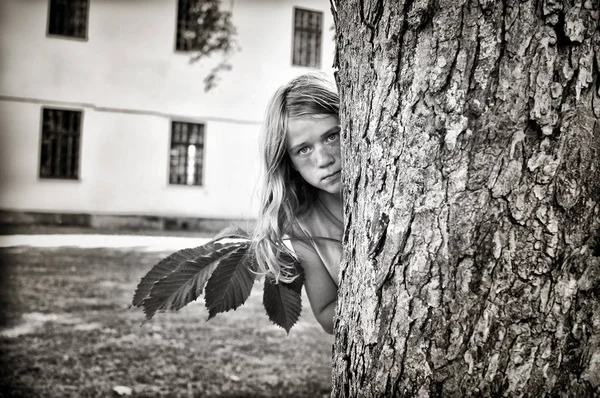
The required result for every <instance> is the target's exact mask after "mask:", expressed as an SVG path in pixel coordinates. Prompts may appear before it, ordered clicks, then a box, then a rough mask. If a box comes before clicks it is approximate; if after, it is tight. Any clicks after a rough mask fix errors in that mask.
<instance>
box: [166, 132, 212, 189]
mask: <svg viewBox="0 0 600 398" xmlns="http://www.w3.org/2000/svg"><path fill="white" fill-rule="evenodd" d="M203 158H204V125H203V124H196V123H184V122H173V123H172V125H171V163H170V170H169V183H170V184H178V185H202V160H203Z"/></svg>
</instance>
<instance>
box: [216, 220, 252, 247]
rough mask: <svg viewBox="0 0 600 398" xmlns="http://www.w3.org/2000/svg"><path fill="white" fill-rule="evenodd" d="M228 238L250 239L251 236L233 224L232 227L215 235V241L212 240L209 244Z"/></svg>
mask: <svg viewBox="0 0 600 398" xmlns="http://www.w3.org/2000/svg"><path fill="white" fill-rule="evenodd" d="M227 238H231V239H249V238H250V236H249V235H248V232H246V231H244V230H243V229H241V228H240V227H238V226H237V225H233V224H232V225H230V226H228V227H227V228H225V229H222V230H221V231H219V233H217V234H216V235H215V237H214V238H213V240H211V241H210V242H209V243H213V242H218V241H220V240H223V239H227Z"/></svg>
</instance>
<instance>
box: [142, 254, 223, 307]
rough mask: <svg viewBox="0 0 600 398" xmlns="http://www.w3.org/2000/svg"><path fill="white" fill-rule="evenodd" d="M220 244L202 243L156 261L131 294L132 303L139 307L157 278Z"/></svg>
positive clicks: (164, 275)
mask: <svg viewBox="0 0 600 398" xmlns="http://www.w3.org/2000/svg"><path fill="white" fill-rule="evenodd" d="M221 247H222V245H221V244H219V243H215V244H211V245H207V244H205V245H202V246H198V247H195V248H192V249H183V250H179V251H177V252H175V253H173V254H171V255H169V256H168V257H166V258H164V259H162V260H161V261H159V262H158V264H156V265H155V266H154V267H152V269H151V270H150V271H149V272H148V273H147V274H146V275H145V276H144V277H143V278H142V280H141V281H140V283H139V284H138V286H137V289H136V290H135V293H134V295H133V305H134V306H135V307H139V306H140V305H142V302H143V301H144V300H145V299H146V298H148V296H149V295H150V291H151V290H152V288H153V287H154V284H155V283H156V282H158V281H159V280H161V279H163V278H166V277H167V276H168V275H169V274H171V273H172V272H173V271H175V270H176V269H177V268H179V267H180V266H181V265H182V264H184V263H185V262H186V261H191V260H194V259H195V258H198V257H201V256H205V255H207V254H209V253H210V252H211V250H212V251H214V250H218V249H219V248H221Z"/></svg>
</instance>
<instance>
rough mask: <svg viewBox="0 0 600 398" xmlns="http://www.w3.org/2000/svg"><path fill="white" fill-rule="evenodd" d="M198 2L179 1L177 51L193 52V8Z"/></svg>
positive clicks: (189, 0) (190, 0)
mask: <svg viewBox="0 0 600 398" xmlns="http://www.w3.org/2000/svg"><path fill="white" fill-rule="evenodd" d="M195 1H196V0H178V1H177V37H176V42H175V49H177V50H178V51H191V50H192V46H193V39H194V35H193V33H191V32H192V30H191V26H192V23H193V21H192V8H193V7H194V3H195Z"/></svg>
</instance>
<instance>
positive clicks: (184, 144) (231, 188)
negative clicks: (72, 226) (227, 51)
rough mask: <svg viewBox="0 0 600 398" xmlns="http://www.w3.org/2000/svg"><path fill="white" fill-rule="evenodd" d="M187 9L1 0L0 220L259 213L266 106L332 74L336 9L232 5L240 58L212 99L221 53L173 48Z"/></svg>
mask: <svg viewBox="0 0 600 398" xmlns="http://www.w3.org/2000/svg"><path fill="white" fill-rule="evenodd" d="M188 3H189V0H188V1H184V0H145V1H144V2H134V1H113V0H70V1H66V0H31V1H22V0H4V1H2V2H0V54H1V58H2V61H1V63H0V65H1V67H0V68H1V69H0V210H1V211H3V212H4V213H5V214H6V213H7V212H9V213H12V214H14V213H31V212H38V213H48V214H69V213H74V214H87V215H97V216H101V215H106V216H153V217H162V216H167V217H193V218H205V219H248V218H250V219H251V218H254V217H255V214H256V209H257V189H256V183H257V181H258V134H259V131H260V125H261V122H262V118H263V114H264V109H265V106H266V104H267V101H268V99H269V97H270V96H271V95H272V93H273V92H274V90H275V89H276V88H277V87H278V86H280V85H281V84H283V83H285V82H286V81H288V80H289V79H291V78H292V77H294V76H297V75H299V74H302V73H305V72H307V71H309V70H311V69H313V68H315V67H316V68H319V69H321V70H323V71H325V72H326V73H328V74H330V75H331V74H332V70H331V65H332V62H333V53H334V43H333V39H334V33H333V21H332V17H331V14H330V10H329V2H328V1H326V0H294V1H292V0H289V1H288V0H235V1H229V2H228V1H222V3H223V4H222V7H223V8H224V9H230V10H231V12H232V22H233V25H234V26H235V28H236V31H237V35H236V41H237V44H238V47H239V50H238V51H237V52H235V53H234V54H233V56H232V57H231V59H230V64H231V65H232V69H231V70H230V71H225V72H223V73H221V74H220V75H219V78H220V80H219V82H218V84H217V86H216V87H215V88H214V89H212V90H210V91H208V92H205V90H204V78H205V77H206V76H207V74H208V72H209V71H210V70H211V68H212V67H213V66H214V65H215V64H216V63H217V62H218V61H220V58H219V57H218V56H217V57H212V56H211V57H210V58H208V59H202V60H200V61H198V62H196V63H191V62H190V58H191V53H190V52H188V51H184V50H178V49H177V47H181V46H180V45H178V44H177V38H178V36H179V37H180V39H181V34H182V32H181V24H182V22H181V18H182V17H181V16H182V15H183V14H185V13H182V7H186V6H187V5H186V4H188ZM178 29H179V34H178ZM298 64H299V65H298Z"/></svg>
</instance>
